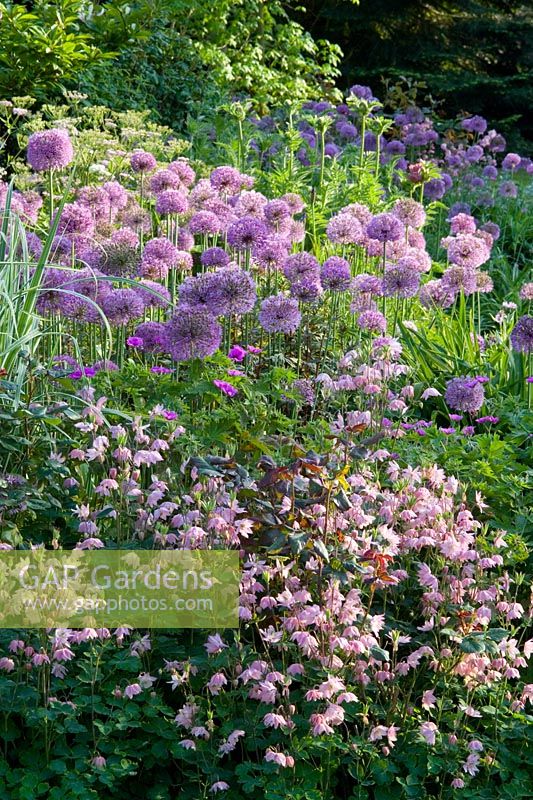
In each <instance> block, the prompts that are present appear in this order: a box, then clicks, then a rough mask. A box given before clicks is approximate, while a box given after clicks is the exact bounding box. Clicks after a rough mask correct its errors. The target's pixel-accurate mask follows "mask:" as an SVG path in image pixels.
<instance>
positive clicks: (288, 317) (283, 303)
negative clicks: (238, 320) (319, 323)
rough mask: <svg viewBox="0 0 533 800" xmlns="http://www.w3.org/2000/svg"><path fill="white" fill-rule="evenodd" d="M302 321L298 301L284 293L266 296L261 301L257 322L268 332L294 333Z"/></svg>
mask: <svg viewBox="0 0 533 800" xmlns="http://www.w3.org/2000/svg"><path fill="white" fill-rule="evenodd" d="M301 321H302V315H301V314H300V309H299V308H298V301H297V300H296V299H295V298H294V297H287V296H286V295H284V294H277V295H272V296H271V297H266V298H265V299H264V300H263V302H262V303H261V310H260V311H259V322H260V324H261V325H262V327H263V328H264V329H265V330H266V331H268V333H294V331H295V330H296V329H297V328H298V327H299V325H300V322H301Z"/></svg>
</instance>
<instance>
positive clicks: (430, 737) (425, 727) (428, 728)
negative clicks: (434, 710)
mask: <svg viewBox="0 0 533 800" xmlns="http://www.w3.org/2000/svg"><path fill="white" fill-rule="evenodd" d="M437 733H438V728H437V726H436V725H435V723H434V722H423V723H422V725H421V726H420V735H421V736H422V738H423V739H425V741H426V742H427V743H428V744H429V745H434V744H435V737H436V735H437Z"/></svg>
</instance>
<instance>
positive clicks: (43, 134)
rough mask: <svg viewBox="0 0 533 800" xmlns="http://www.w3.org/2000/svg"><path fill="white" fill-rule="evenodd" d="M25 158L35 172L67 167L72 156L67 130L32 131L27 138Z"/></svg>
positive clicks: (72, 151)
mask: <svg viewBox="0 0 533 800" xmlns="http://www.w3.org/2000/svg"><path fill="white" fill-rule="evenodd" d="M27 158H28V164H29V165H30V167H32V169H34V170H35V171H36V172H45V171H47V170H51V169H63V168H64V167H67V166H68V165H69V164H70V162H71V161H72V159H73V158H74V150H73V148H72V142H71V141H70V136H69V135H68V131H66V130H63V129H61V128H52V130H49V131H38V132H37V133H32V135H31V136H30V138H29V139H28V153H27Z"/></svg>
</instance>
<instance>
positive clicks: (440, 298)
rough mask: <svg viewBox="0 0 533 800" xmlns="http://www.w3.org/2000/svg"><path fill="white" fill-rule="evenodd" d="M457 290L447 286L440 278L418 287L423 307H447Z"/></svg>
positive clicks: (452, 301) (453, 299) (451, 302)
mask: <svg viewBox="0 0 533 800" xmlns="http://www.w3.org/2000/svg"><path fill="white" fill-rule="evenodd" d="M456 296H457V292H456V291H455V289H452V288H450V287H447V286H446V285H445V284H443V283H442V280H432V281H428V282H427V283H425V284H424V285H423V286H421V287H420V292H419V294H418V297H419V300H420V302H421V303H422V305H423V306H424V307H425V308H433V307H434V306H439V307H440V308H449V307H450V306H451V305H453V303H454V302H455V298H456Z"/></svg>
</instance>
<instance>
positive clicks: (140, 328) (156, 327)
mask: <svg viewBox="0 0 533 800" xmlns="http://www.w3.org/2000/svg"><path fill="white" fill-rule="evenodd" d="M135 336H137V337H139V338H140V339H141V340H142V349H143V350H144V352H145V353H164V352H166V350H167V344H168V343H167V327H166V325H164V324H163V323H162V322H141V324H140V325H137V327H136V328H135Z"/></svg>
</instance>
